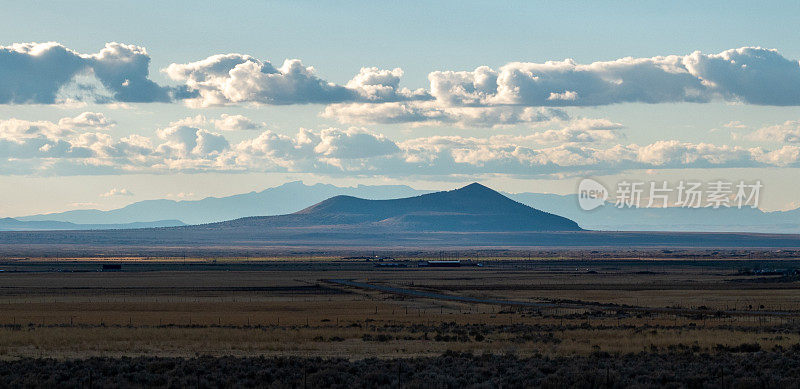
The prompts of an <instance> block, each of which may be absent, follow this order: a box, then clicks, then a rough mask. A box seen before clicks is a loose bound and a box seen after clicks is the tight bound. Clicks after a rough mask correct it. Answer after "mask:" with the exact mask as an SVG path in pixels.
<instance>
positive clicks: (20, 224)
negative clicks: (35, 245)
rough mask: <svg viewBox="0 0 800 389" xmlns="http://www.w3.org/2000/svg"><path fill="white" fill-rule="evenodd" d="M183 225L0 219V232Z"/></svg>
mask: <svg viewBox="0 0 800 389" xmlns="http://www.w3.org/2000/svg"><path fill="white" fill-rule="evenodd" d="M182 225H185V224H184V223H183V222H181V221H180V220H157V221H153V222H133V223H120V224H76V223H70V222H62V221H52V220H43V221H22V220H17V219H14V218H10V217H6V218H2V219H0V231H53V230H116V229H132V228H153V227H174V226H182Z"/></svg>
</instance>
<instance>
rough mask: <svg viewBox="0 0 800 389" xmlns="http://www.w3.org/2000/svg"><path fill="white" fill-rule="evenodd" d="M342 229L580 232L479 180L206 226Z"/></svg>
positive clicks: (342, 199) (338, 200) (329, 201)
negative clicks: (416, 193)
mask: <svg viewBox="0 0 800 389" xmlns="http://www.w3.org/2000/svg"><path fill="white" fill-rule="evenodd" d="M331 226H338V227H344V228H365V229H386V230H392V231H450V232H467V231H493V232H503V231H580V230H581V228H580V227H579V226H578V224H577V223H575V222H573V221H572V220H569V219H567V218H564V217H561V216H557V215H553V214H550V213H547V212H543V211H540V210H538V209H535V208H531V207H529V206H527V205H524V204H521V203H518V202H516V201H514V200H511V199H509V198H508V197H506V196H503V195H502V194H500V193H498V192H496V191H494V190H492V189H490V188H487V187H486V186H483V185H481V184H478V183H473V184H470V185H467V186H465V187H463V188H459V189H455V190H451V191H445V192H435V193H429V194H424V195H420V196H415V197H406V198H400V199H392V200H367V199H361V198H358V197H353V196H344V195H340V196H334V197H331V198H329V199H327V200H324V201H322V202H319V203H317V204H315V205H312V206H310V207H308V208H305V209H303V210H301V211H298V212H295V213H293V214H289V215H281V216H266V217H247V218H242V219H236V220H231V221H226V222H221V223H212V224H207V225H204V228H242V227H262V228H270V227H272V228H325V227H331Z"/></svg>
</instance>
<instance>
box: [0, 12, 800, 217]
mask: <svg viewBox="0 0 800 389" xmlns="http://www.w3.org/2000/svg"><path fill="white" fill-rule="evenodd" d="M165 3H166V4H165ZM3 10H4V11H3V16H4V18H3V20H4V22H3V23H2V24H0V37H3V38H2V39H3V41H0V187H1V188H2V189H3V190H2V192H0V193H2V194H0V196H2V197H0V216H22V215H28V214H34V213H44V212H55V211H63V210H68V209H85V208H96V209H112V208H117V207H121V206H124V205H126V204H129V203H132V202H135V201H141V200H146V199H157V198H171V199H176V200H177V199H200V198H204V197H207V196H223V195H231V194H236V193H242V192H249V191H252V190H261V189H264V188H267V187H271V186H276V185H280V184H282V183H284V182H287V181H292V180H303V181H304V182H306V183H308V184H312V183H317V182H324V183H332V184H336V185H357V184H407V185H410V186H413V187H415V188H418V189H451V188H454V187H457V186H459V185H462V184H465V183H469V182H473V181H479V182H482V183H485V184H487V185H490V186H492V187H493V188H495V189H498V190H504V191H508V192H543V193H559V194H567V193H575V191H576V188H577V185H578V182H579V181H580V180H581V179H582V178H584V177H594V178H596V179H598V180H600V181H602V182H604V183H606V184H607V185H608V186H609V187H613V186H614V184H615V183H618V182H620V181H624V180H642V181H662V180H667V181H669V182H671V183H676V182H679V181H683V180H700V181H704V182H710V181H713V180H727V181H731V182H739V181H742V180H744V181H748V182H753V181H755V180H760V181H761V182H762V183H763V185H764V189H763V196H762V198H761V201H760V204H759V206H760V207H761V208H762V209H765V210H784V209H791V208H796V207H798V206H800V195H798V193H799V192H800V183H798V180H797V179H796V178H797V177H798V173H800V169H798V168H800V109H798V106H800V64H798V59H800V39H798V38H799V36H798V35H799V34H800V33H798V32H797V29H796V28H795V26H796V20H795V19H796V15H798V14H800V3H797V2H789V1H786V2H741V1H727V2H699V4H698V2H681V1H675V2H655V1H652V2H650V1H636V2H634V1H618V2H614V1H612V2H588V1H586V2H582V1H565V2H532V1H519V2H468V1H458V2H456V1H452V2H449V1H441V2H434V3H433V4H431V3H428V2H415V1H403V2H399V1H398V2H366V1H364V2H356V1H336V2H334V1H330V2H326V1H322V2H311V1H308V2H304V1H293V2H271V1H258V2H255V1H254V2H246V1H242V2H235V3H233V4H227V3H223V2H211V1H192V2H188V1H187V2H181V1H175V2H147V1H139V2H121V1H119V2H117V1H111V2H109V1H73V2H65V1H56V2H4V4H3Z"/></svg>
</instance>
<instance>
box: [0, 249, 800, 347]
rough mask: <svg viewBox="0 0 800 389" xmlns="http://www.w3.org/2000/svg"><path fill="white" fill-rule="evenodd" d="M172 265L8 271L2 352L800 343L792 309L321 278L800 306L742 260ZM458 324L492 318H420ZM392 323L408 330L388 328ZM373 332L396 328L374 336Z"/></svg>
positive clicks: (793, 292) (0, 320) (792, 293)
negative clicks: (557, 302)
mask: <svg viewBox="0 0 800 389" xmlns="http://www.w3.org/2000/svg"><path fill="white" fill-rule="evenodd" d="M126 263H127V262H126ZM292 263H294V262H292ZM312 263H313V262H312ZM164 266H166V267H165V268H163V269H159V268H156V269H154V270H148V271H123V272H115V273H109V272H105V273H104V272H78V273H58V272H51V271H42V272H11V271H7V272H5V273H0V325H5V326H4V327H1V328H0V357H1V358H19V357H24V356H34V357H36V356H53V357H59V358H71V357H85V356H89V355H107V356H120V355H169V356H194V355H196V354H211V355H298V356H348V357H350V358H361V357H368V356H378V357H395V356H412V355H436V354H440V353H442V352H443V351H446V350H454V351H472V352H476V353H481V352H494V353H504V352H510V351H513V352H516V353H518V354H521V355H526V354H534V353H543V354H547V355H572V354H588V353H591V352H593V351H596V350H597V349H601V350H604V351H609V352H622V353H625V352H639V351H642V350H647V349H650V348H651V347H656V348H660V349H664V348H668V347H669V346H674V345H678V344H683V345H689V346H692V345H694V346H697V347H700V348H703V349H713V347H714V346H716V345H717V344H723V345H729V346H735V345H739V344H743V343H758V344H760V345H761V346H762V347H763V348H767V349H768V348H772V347H773V346H775V345H781V346H784V347H789V346H790V345H793V344H796V343H798V342H800V337H798V335H797V331H793V332H791V333H786V332H787V331H784V330H781V331H782V333H776V331H775V330H774V328H776V327H781V326H783V327H786V326H790V325H792V322H791V319H787V318H779V317H766V318H753V317H747V316H744V317H726V318H717V319H714V318H705V319H703V318H689V317H679V316H674V315H661V316H642V317H637V316H636V315H615V314H610V313H609V314H606V315H605V316H600V317H586V316H581V314H582V313H585V312H586V310H585V309H576V310H564V309H562V310H557V309H550V310H542V311H541V312H533V311H520V312H511V311H508V308H503V307H499V306H492V305H482V304H478V305H475V304H462V303H453V302H441V301H436V300H430V299H412V298H408V297H402V296H395V295H387V294H383V293H379V292H374V291H363V290H355V289H346V288H340V287H336V286H334V285H330V284H327V283H325V282H324V281H322V280H324V279H331V278H350V279H357V280H361V281H368V282H372V283H376V284H383V285H393V286H400V287H408V288H416V289H422V290H431V291H436V292H439V293H447V294H459V295H465V296H480V297H496V298H501V299H513V300H529V301H540V300H552V299H567V300H580V301H585V302H603V303H617V304H629V305H638V306H649V307H668V306H684V307H692V306H700V305H704V306H708V307H711V308H713V309H723V308H725V307H728V308H730V307H736V308H738V309H745V308H747V307H748V306H750V305H753V306H755V307H756V308H757V307H760V306H761V305H764V306H765V308H766V309H785V310H800V298H798V297H800V293H799V292H798V285H797V283H795V282H783V283H777V282H771V283H764V282H751V281H748V280H746V279H745V281H741V282H740V281H736V282H735V283H733V281H731V280H733V279H737V278H738V279H743V278H742V277H741V276H737V275H736V274H735V271H734V270H732V269H717V268H706V267H688V268H687V267H681V266H677V265H676V266H669V265H664V264H660V265H658V266H655V265H653V267H652V268H651V267H648V266H650V265H644V266H645V267H644V268H642V267H638V268H636V269H630V268H628V267H625V266H612V265H609V263H607V262H604V263H603V266H605V269H600V270H599V271H598V274H588V273H587V272H586V269H580V268H578V269H576V268H575V267H574V266H573V267H569V266H566V265H565V266H558V265H548V266H546V267H537V266H535V265H530V263H527V264H522V263H520V264H517V265H514V264H512V265H508V266H504V267H499V266H498V267H493V266H488V267H485V268H461V269H417V268H408V269H403V270H399V269H393V270H385V269H376V268H374V267H372V266H371V265H369V266H367V267H364V266H362V267H357V266H356V267H353V266H349V267H347V266H345V267H342V268H341V269H338V268H337V269H334V270H331V269H326V270H318V269H317V268H315V267H314V266H304V267H293V266H294V265H291V266H289V265H286V266H284V267H281V266H282V265H276V266H277V267H274V268H272V267H265V268H263V269H260V270H248V271H224V270H204V271H191V270H186V269H181V268H176V266H178V267H179V266H182V264H177V265H175V264H174V263H171V265H170V264H165V265H164ZM170 266H171V267H170ZM265 266H266V265H265ZM270 266H272V265H270ZM337 266H338V265H337ZM642 269H645V270H647V271H645V272H642ZM634 270H635V271H634ZM650 270H652V271H650ZM451 322H452V323H456V325H465V326H466V325H485V326H487V327H488V328H492V330H491V331H489V332H488V333H487V334H486V335H485V339H482V340H480V341H478V340H475V338H474V337H471V338H469V339H467V341H464V340H458V341H436V340H433V339H432V337H433V336H434V333H435V332H436V331H438V330H430V333H429V335H430V338H429V339H427V340H426V339H422V338H421V337H422V336H423V333H421V332H419V331H417V332H414V331H411V330H410V328H411V327H412V326H415V325H417V326H420V325H422V326H428V327H431V328H436V327H438V326H440V325H441V323H451ZM15 325H16V326H15ZM387 326H388V327H389V328H396V330H393V331H389V330H387V329H386V328H385V327H387ZM509 326H529V329H527V330H525V331H527V332H528V333H529V334H533V335H536V336H539V335H542V336H543V335H548V336H549V335H550V334H551V335H552V336H553V337H554V338H557V339H558V342H548V341H542V340H541V339H537V338H536V336H534V337H533V340H525V339H522V338H520V333H519V332H514V331H512V330H503V328H507V327H509ZM537 326H538V327H537ZM581 326H584V327H585V328H581ZM526 328H528V327H526ZM537 328H538V329H537ZM365 334H367V335H379V334H387V335H390V338H388V339H386V340H384V341H371V340H366V341H365V340H363V339H362V338H363V337H364V335H365Z"/></svg>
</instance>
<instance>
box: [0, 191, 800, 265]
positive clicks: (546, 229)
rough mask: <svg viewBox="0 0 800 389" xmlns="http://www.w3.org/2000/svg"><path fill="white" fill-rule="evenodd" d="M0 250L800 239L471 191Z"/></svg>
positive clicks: (26, 237) (339, 201)
mask: <svg viewBox="0 0 800 389" xmlns="http://www.w3.org/2000/svg"><path fill="white" fill-rule="evenodd" d="M0 242H3V244H0V254H3V255H7V256H28V255H32V256H33V255H35V256H49V255H54V254H55V255H61V254H66V255H71V254H70V253H72V254H74V255H97V254H98V253H102V255H151V253H152V254H153V255H176V254H178V255H179V253H184V255H185V253H186V252H193V253H197V254H196V255H204V256H205V255H212V256H213V255H231V253H245V252H247V253H252V252H255V253H259V252H262V253H263V252H267V251H268V250H275V249H278V250H284V252H288V253H293V252H303V251H304V250H308V249H313V250H350V249H357V248H362V249H363V248H367V247H372V248H395V249H403V250H408V249H412V250H419V249H423V248H439V247H593V248H596V249H602V248H620V247H624V248H626V249H628V248H633V247H647V248H664V247H697V248H701V247H705V248H709V247H713V248H732V247H738V248H746V247H761V248H765V247H769V248H797V247H800V235H789V234H745V233H707V232H703V233H695V232H604V231H586V230H583V229H581V228H580V226H579V225H578V224H577V223H575V222H574V221H572V220H570V219H568V218H565V217H562V216H557V215H554V214H551V213H548V212H544V211H541V210H538V209H535V208H532V207H529V206H527V205H524V204H521V203H519V202H516V201H514V200H512V199H510V198H508V197H506V196H504V195H502V194H501V193H498V192H495V191H494V190H492V189H490V188H487V187H485V186H483V185H480V184H470V185H467V186H465V187H463V188H459V189H456V190H451V191H444V192H435V193H429V194H424V195H419V196H413V197H407V198H400V199H392V200H369V199H361V198H357V197H353V196H343V195H339V196H334V197H331V198H329V199H327V200H324V201H321V202H319V203H317V204H315V205H313V206H311V207H307V208H305V209H302V210H300V211H297V212H294V213H291V214H286V215H278V216H250V217H244V218H239V219H234V220H229V221H223V222H216V223H207V224H198V225H187V226H180V227H158V228H139V229H113V230H90V231H6V232H0ZM77 253H79V254H77Z"/></svg>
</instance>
